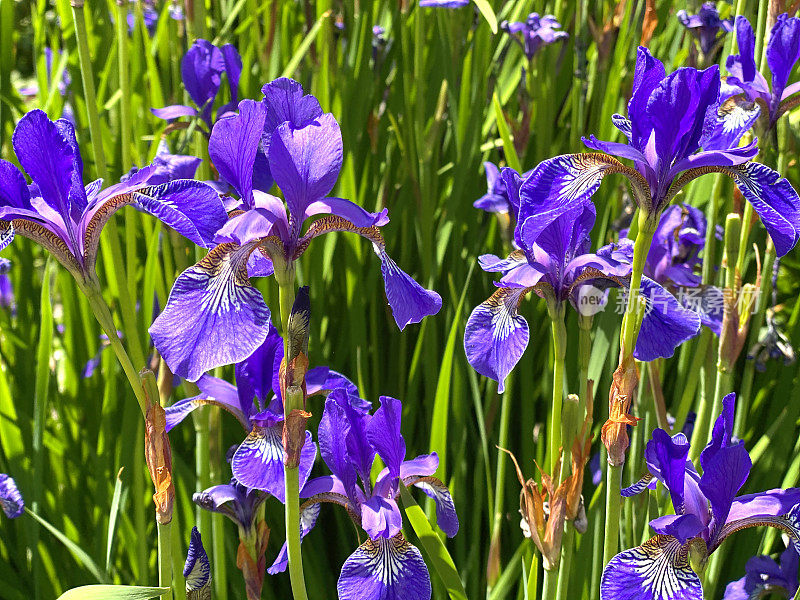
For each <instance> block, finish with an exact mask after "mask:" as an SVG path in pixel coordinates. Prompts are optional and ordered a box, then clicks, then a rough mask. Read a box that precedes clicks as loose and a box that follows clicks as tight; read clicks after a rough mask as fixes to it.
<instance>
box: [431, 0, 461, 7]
mask: <svg viewBox="0 0 800 600" xmlns="http://www.w3.org/2000/svg"><path fill="white" fill-rule="evenodd" d="M467 4H469V0H419V5H420V6H422V7H436V8H461V7H462V6H466V5H467Z"/></svg>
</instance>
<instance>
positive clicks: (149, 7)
mask: <svg viewBox="0 0 800 600" xmlns="http://www.w3.org/2000/svg"><path fill="white" fill-rule="evenodd" d="M131 1H134V2H135V1H136V0H131ZM142 16H143V18H144V26H145V29H147V34H148V35H149V36H150V37H153V36H154V35H155V33H156V27H157V26H158V11H157V10H156V8H155V6H153V2H152V1H148V0H143V2H142ZM126 20H127V22H128V33H133V30H134V29H135V28H136V13H134V12H133V11H129V12H128V16H127V19H126Z"/></svg>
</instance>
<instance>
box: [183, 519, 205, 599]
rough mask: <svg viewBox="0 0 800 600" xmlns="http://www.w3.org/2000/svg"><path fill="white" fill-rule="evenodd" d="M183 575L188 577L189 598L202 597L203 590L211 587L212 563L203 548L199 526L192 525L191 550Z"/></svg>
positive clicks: (187, 592)
mask: <svg viewBox="0 0 800 600" xmlns="http://www.w3.org/2000/svg"><path fill="white" fill-rule="evenodd" d="M183 577H184V579H186V594H187V598H188V599H189V600H191V599H193V598H197V599H200V598H202V597H203V596H202V595H201V592H202V590H206V589H209V588H210V585H211V565H210V564H209V562H208V554H206V550H205V548H203V541H202V540H201V538H200V532H199V531H198V530H197V527H192V535H191V539H190V542H189V551H188V553H187V555H186V564H185V565H184V567H183Z"/></svg>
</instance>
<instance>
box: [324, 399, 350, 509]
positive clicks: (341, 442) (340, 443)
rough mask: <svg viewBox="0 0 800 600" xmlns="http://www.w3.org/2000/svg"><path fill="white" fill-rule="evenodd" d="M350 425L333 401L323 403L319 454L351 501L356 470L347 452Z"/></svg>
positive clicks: (340, 408) (339, 407)
mask: <svg viewBox="0 0 800 600" xmlns="http://www.w3.org/2000/svg"><path fill="white" fill-rule="evenodd" d="M349 430H350V425H349V422H348V419H347V415H346V414H345V412H344V409H343V408H342V407H341V406H339V404H338V403H337V402H336V400H335V399H328V400H326V401H325V411H324V412H323V413H322V419H321V420H320V422H319V453H320V455H321V456H322V460H323V461H325V464H326V465H328V468H329V469H330V470H331V471H332V472H333V474H334V475H335V476H336V477H337V478H338V479H339V480H340V481H341V483H342V485H343V486H344V490H345V492H346V493H347V495H348V497H349V498H350V499H351V500H354V499H355V488H356V470H355V467H354V466H353V463H352V462H351V460H350V457H349V455H348V452H347V434H348V432H349Z"/></svg>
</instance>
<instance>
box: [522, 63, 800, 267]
mask: <svg viewBox="0 0 800 600" xmlns="http://www.w3.org/2000/svg"><path fill="white" fill-rule="evenodd" d="M719 90H720V78H719V68H718V67H717V66H713V67H710V68H708V69H705V70H704V71H698V70H696V69H692V68H683V69H678V70H677V71H675V72H674V73H671V74H670V75H665V70H664V65H663V64H662V63H661V62H660V61H659V60H658V59H656V58H654V57H653V56H652V55H651V54H650V52H649V51H648V50H647V48H642V47H640V48H639V51H638V57H637V61H636V71H635V73H634V80H633V95H632V96H631V100H630V102H629V103H628V118H625V117H623V116H621V115H614V117H613V118H612V120H613V122H614V124H615V125H616V127H617V128H618V129H619V130H620V131H621V132H622V133H624V134H625V136H626V137H627V138H628V143H627V144H622V143H617V142H603V141H600V140H598V139H597V138H595V137H594V136H590V137H589V138H584V139H583V142H584V144H585V145H586V146H588V147H589V148H592V149H594V150H598V151H600V152H604V153H606V154H599V153H598V154H565V155H562V156H556V157H554V158H551V159H548V160H545V161H544V162H542V163H540V164H539V165H538V166H537V167H536V168H535V169H534V170H533V173H532V174H531V176H530V177H528V178H527V179H525V181H524V182H523V184H522V187H521V189H520V196H521V197H522V199H523V202H522V204H521V208H520V216H519V220H520V222H521V223H522V226H521V227H518V228H517V235H518V236H520V235H524V236H525V237H526V238H527V239H528V240H529V241H535V239H536V237H537V236H538V235H539V233H540V232H541V231H542V230H543V229H544V228H545V227H547V226H548V224H549V223H551V222H552V221H554V220H555V219H556V218H557V217H558V216H559V215H560V214H562V213H564V212H565V211H567V210H569V209H571V208H572V207H574V206H581V205H583V204H584V203H586V202H588V201H589V199H590V198H591V197H592V195H593V194H594V193H595V191H597V189H598V187H599V186H600V182H601V181H602V179H603V177H604V176H605V175H607V174H609V173H620V174H622V175H625V176H626V177H627V178H628V180H629V181H630V183H631V189H632V191H633V197H634V200H635V201H636V203H637V205H638V206H639V208H640V209H641V211H642V213H643V214H644V215H646V216H647V217H648V219H650V222H651V226H653V227H654V226H655V224H656V222H657V219H658V216H659V215H660V214H661V212H662V211H663V210H664V208H666V207H667V205H669V203H670V202H671V201H672V200H673V199H674V198H675V196H676V195H677V193H678V192H679V191H680V190H681V189H682V188H683V187H684V186H685V185H686V184H688V183H689V182H690V181H692V180H694V179H696V178H697V177H700V176H702V175H704V174H706V173H709V172H721V173H723V174H725V175H728V176H730V177H731V178H733V180H734V181H735V183H736V185H737V187H738V188H739V190H740V191H741V192H742V194H743V195H744V197H745V198H746V199H747V200H748V201H749V202H750V203H751V204H752V205H753V208H754V209H755V211H756V213H758V215H759V216H760V217H761V221H762V223H763V224H764V226H765V228H766V229H767V232H768V233H769V235H770V236H771V237H772V240H773V242H774V243H775V249H776V252H777V254H778V255H779V256H783V255H784V254H786V253H787V252H788V251H789V250H791V249H792V248H793V247H794V245H795V244H796V243H797V241H798V238H800V198H798V195H797V192H796V191H795V190H794V188H792V186H791V184H790V183H789V182H788V181H787V180H786V179H783V178H781V176H780V175H779V174H778V173H777V172H775V171H773V170H772V169H770V168H768V167H766V166H764V165H762V164H759V163H754V162H751V159H752V158H753V157H754V156H755V155H756V153H757V152H758V148H757V140H753V142H752V143H750V144H748V145H747V146H744V147H737V146H735V143H738V139H739V138H740V137H741V135H742V134H743V133H744V131H746V129H747V128H749V125H748V124H747V123H744V124H742V123H741V122H739V121H735V119H734V122H731V121H730V119H733V118H734V117H732V116H731V115H732V114H734V113H730V112H725V113H724V114H721V115H720V114H719V109H720V94H719ZM718 123H723V124H724V126H723V129H725V130H727V131H729V132H733V133H732V134H731V135H729V136H722V137H720V136H719V135H717V131H718V127H717V124H718ZM730 140H737V141H736V142H735V143H731V144H730V145H729V142H730ZM701 148H702V150H701ZM609 155H613V156H618V157H620V158H625V159H628V160H631V161H633V163H634V167H635V168H631V167H629V166H627V165H624V164H622V163H621V162H620V161H618V160H617V159H615V158H613V157H612V156H609Z"/></svg>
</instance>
